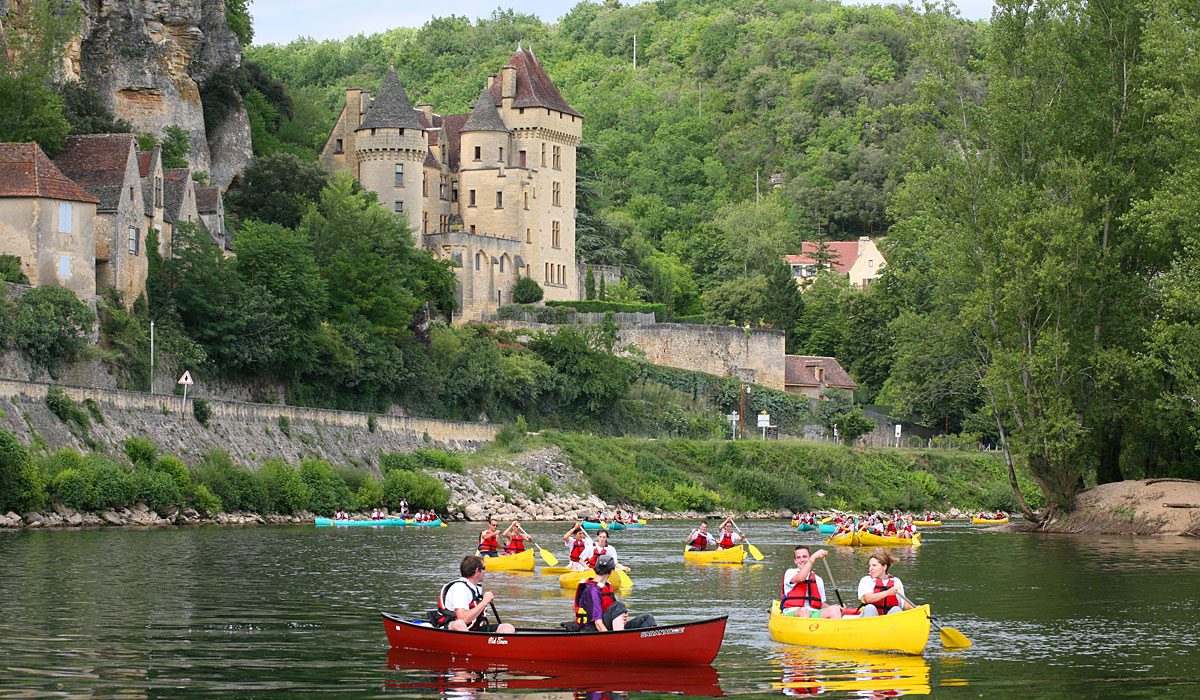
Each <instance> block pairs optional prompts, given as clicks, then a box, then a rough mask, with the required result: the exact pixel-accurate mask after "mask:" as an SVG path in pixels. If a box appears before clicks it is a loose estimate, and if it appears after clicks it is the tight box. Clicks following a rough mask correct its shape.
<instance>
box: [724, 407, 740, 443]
mask: <svg viewBox="0 0 1200 700" xmlns="http://www.w3.org/2000/svg"><path fill="white" fill-rule="evenodd" d="M725 420H727V421H729V423H730V427H732V428H733V436H732V438H731V439H733V440H737V426H738V414H736V413H730V414H728V415H726V416H725Z"/></svg>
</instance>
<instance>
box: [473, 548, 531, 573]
mask: <svg viewBox="0 0 1200 700" xmlns="http://www.w3.org/2000/svg"><path fill="white" fill-rule="evenodd" d="M483 568H485V569H487V570H488V571H533V550H532V549H527V550H525V551H524V552H517V553H516V554H505V555H504V556H501V557H484V558H483Z"/></svg>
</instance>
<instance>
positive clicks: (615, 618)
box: [575, 533, 658, 632]
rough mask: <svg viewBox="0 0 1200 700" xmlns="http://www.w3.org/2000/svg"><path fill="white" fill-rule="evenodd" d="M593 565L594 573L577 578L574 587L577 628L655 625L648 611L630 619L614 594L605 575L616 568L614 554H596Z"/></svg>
mask: <svg viewBox="0 0 1200 700" xmlns="http://www.w3.org/2000/svg"><path fill="white" fill-rule="evenodd" d="M601 534H603V533H601ZM592 568H593V569H594V570H595V572H596V575H595V576H594V577H592V578H589V579H585V580H583V581H580V582H579V585H578V586H577V587H576V588H575V623H576V624H577V625H579V631H580V632H619V631H621V630H623V629H636V628H638V627H657V626H658V623H657V622H656V621H655V620H654V616H653V615H651V614H650V613H642V614H641V615H638V616H637V617H635V618H633V619H630V618H629V610H628V609H627V608H626V607H625V604H624V603H622V602H621V601H619V600H617V598H616V596H615V595H613V588H612V584H611V583H609V582H608V579H609V577H610V576H612V572H613V571H614V570H616V568H617V560H616V558H615V557H613V556H612V555H611V554H601V555H600V556H598V557H596V563H595V564H594V565H593V566H592Z"/></svg>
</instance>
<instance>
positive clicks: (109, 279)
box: [54, 134, 148, 308]
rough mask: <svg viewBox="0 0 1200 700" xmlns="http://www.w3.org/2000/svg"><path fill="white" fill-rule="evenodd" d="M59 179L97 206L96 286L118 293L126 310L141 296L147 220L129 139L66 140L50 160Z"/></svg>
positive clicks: (118, 136)
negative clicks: (81, 191)
mask: <svg viewBox="0 0 1200 700" xmlns="http://www.w3.org/2000/svg"><path fill="white" fill-rule="evenodd" d="M54 164H55V165H56V166H57V167H58V169H59V171H60V172H62V174H63V175H65V176H66V177H68V178H70V179H71V180H72V181H74V182H75V184H77V185H79V186H80V187H82V188H83V189H84V190H86V191H87V192H88V193H90V194H91V195H92V196H94V197H96V199H98V200H99V202H100V203H99V205H98V206H97V207H96V220H95V222H94V225H93V228H94V230H95V240H96V250H95V256H96V263H95V264H96V286H97V288H101V287H111V288H113V289H116V290H117V291H119V292H121V295H122V298H123V299H124V303H125V307H126V308H132V306H133V303H134V301H135V300H136V299H137V298H138V296H139V295H141V294H142V293H143V292H145V290H146V274H147V271H148V266H147V263H146V251H145V250H144V249H143V248H144V243H145V231H146V217H145V206H144V203H145V200H144V195H143V193H142V179H141V176H140V174H139V171H138V157H137V141H136V139H135V138H134V136H133V135H132V134H88V135H79V136H68V137H67V139H66V142H65V144H64V146H63V150H62V152H61V153H59V154H58V155H57V156H55V157H54Z"/></svg>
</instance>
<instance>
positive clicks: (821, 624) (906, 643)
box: [767, 600, 930, 654]
mask: <svg viewBox="0 0 1200 700" xmlns="http://www.w3.org/2000/svg"><path fill="white" fill-rule="evenodd" d="M929 617H930V613H929V606H928V605H922V606H920V607H917V608H913V609H912V610H905V611H904V612H901V613H896V614H894V615H881V616H879V617H865V618H862V619H861V620H859V619H855V618H853V617H850V618H843V619H840V620H819V619H817V620H814V619H812V618H808V617H785V616H783V615H780V614H779V601H777V600H776V601H772V602H771V617H770V619H769V620H768V622H767V626H768V629H770V631H771V639H774V640H775V641H777V642H783V643H784V644H796V645H799V646H806V647H822V648H825V649H862V650H864V651H898V652H900V653H902V654H920V653H921V652H923V651H924V650H925V644H926V643H927V642H928V641H929V624H930V623H929Z"/></svg>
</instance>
